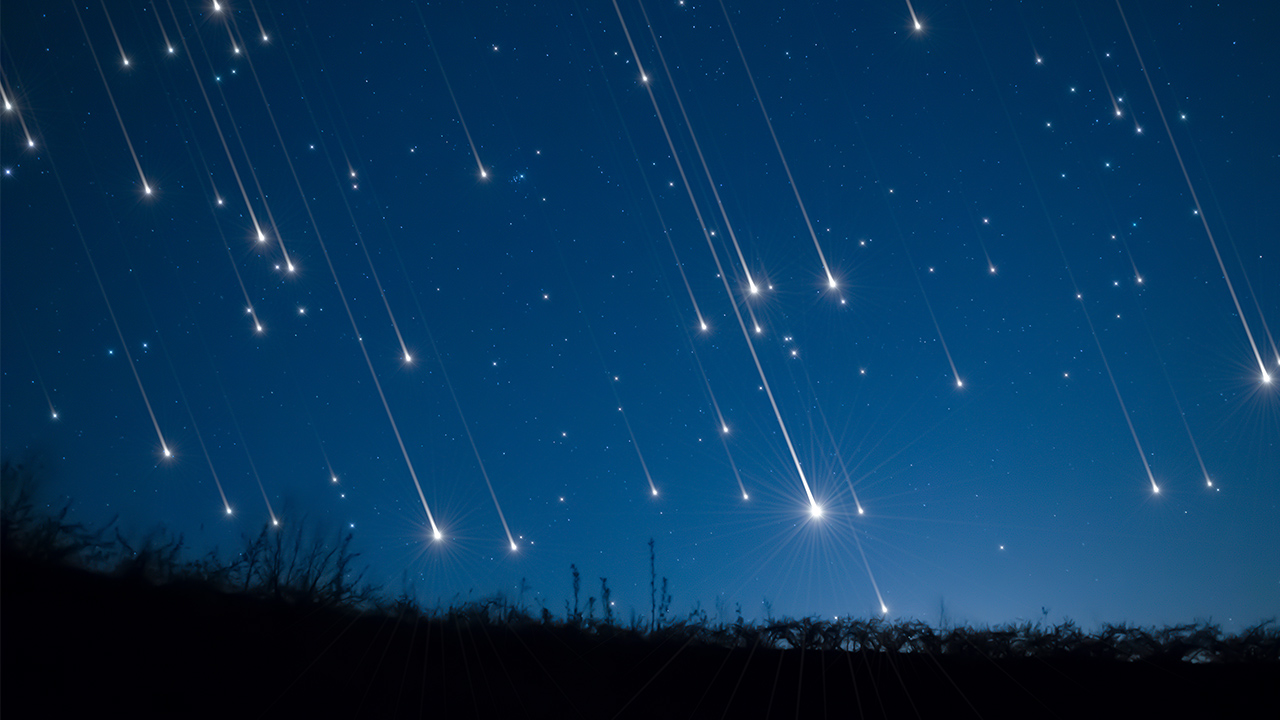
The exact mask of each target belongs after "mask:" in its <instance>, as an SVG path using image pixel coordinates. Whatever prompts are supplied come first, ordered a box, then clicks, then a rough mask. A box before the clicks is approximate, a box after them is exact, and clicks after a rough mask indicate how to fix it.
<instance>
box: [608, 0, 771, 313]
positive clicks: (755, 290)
mask: <svg viewBox="0 0 1280 720" xmlns="http://www.w3.org/2000/svg"><path fill="white" fill-rule="evenodd" d="M613 4H614V7H615V8H617V6H618V3H617V0H614V3H613ZM638 4H639V5H640V12H641V14H643V15H644V21H645V24H646V25H648V26H649V37H650V38H651V39H652V40H653V46H654V48H655V49H656V50H657V51H658V59H659V60H660V61H661V62H662V70H663V72H664V73H665V74H666V76H667V84H669V85H670V86H671V94H672V95H674V96H675V98H676V106H677V107H679V108H680V116H681V117H683V118H684V125H685V130H688V131H689V139H690V140H692V141H693V149H694V150H695V151H696V152H697V154H698V160H699V162H701V163H702V172H703V174H705V175H706V176H707V183H708V184H709V185H710V186H711V195H712V197H714V198H715V201H716V207H718V208H719V210H720V217H721V219H723V220H724V224H725V228H726V229H727V230H728V231H729V239H730V240H731V241H732V242H733V249H734V250H735V251H736V252H737V254H738V262H739V263H741V264H742V272H743V274H744V275H746V277H747V287H748V291H749V292H750V293H751V294H752V295H759V294H760V287H759V286H758V285H756V281H755V279H754V278H752V277H751V268H750V267H748V266H747V259H746V258H745V257H744V256H743V254H742V246H741V245H739V244H738V236H737V234H736V233H734V231H733V224H732V223H730V222H729V214H728V213H727V212H726V211H725V209H724V202H723V201H722V200H721V199H720V191H719V190H718V189H717V187H716V183H715V179H714V178H713V177H712V176H711V168H710V167H708V166H707V159H706V157H705V156H704V155H703V154H702V145H701V144H700V143H699V142H698V136H697V134H696V133H694V131H693V125H692V124H691V123H690V122H689V114H688V113H687V112H685V108H684V101H683V100H681V99H680V91H679V90H677V89H676V83H675V78H673V77H671V68H670V67H668V66H667V58H666V56H665V55H663V54H662V46H661V45H659V44H658V36H657V33H656V32H655V31H654V29H653V25H652V24H650V23H649V13H648V12H647V11H646V10H645V9H644V3H638ZM618 17H619V18H621V17H622V11H621V10H618ZM623 29H624V30H626V25H625V23H624V24H623ZM627 41H628V42H630V31H627ZM631 52H632V54H633V55H635V60H636V67H640V56H639V55H637V54H635V45H634V44H633V45H632V47H631ZM646 89H648V90H649V93H650V98H652V97H653V90H652V88H650V87H649V86H648V85H647V84H646ZM654 104H655V106H656V104H657V101H656V100H655V101H654Z"/></svg>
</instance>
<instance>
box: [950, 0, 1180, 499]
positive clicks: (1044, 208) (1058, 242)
mask: <svg viewBox="0 0 1280 720" xmlns="http://www.w3.org/2000/svg"><path fill="white" fill-rule="evenodd" d="M965 15H966V17H967V18H968V20H969V27H970V29H971V30H972V31H973V34H974V37H977V36H978V29H977V27H976V26H975V25H974V23H973V16H972V14H970V13H969V11H968V8H966V9H965ZM978 52H979V53H980V54H981V55H982V62H983V64H985V65H986V67H987V74H988V76H990V78H991V83H992V86H993V87H994V88H995V91H996V97H998V98H999V99H1000V107H1001V108H1002V109H1003V110H1004V116H1005V121H1006V122H1008V124H1009V131H1010V132H1011V133H1012V134H1013V138H1014V143H1015V144H1016V145H1017V146H1018V153H1019V156H1020V157H1021V158H1022V164H1023V167H1025V168H1026V169H1027V174H1028V176H1029V177H1030V180H1031V187H1032V189H1033V190H1034V191H1035V195H1036V200H1037V201H1038V202H1039V203H1040V211H1041V212H1042V213H1043V214H1044V218H1045V223H1046V224H1047V225H1048V226H1049V234H1050V235H1051V236H1052V237H1053V243H1054V245H1055V246H1056V247H1057V248H1058V255H1059V256H1061V258H1062V266H1063V268H1065V269H1066V271H1067V277H1068V278H1069V279H1070V281H1071V287H1072V288H1073V289H1074V290H1075V295H1076V299H1077V300H1079V301H1080V310H1081V311H1082V312H1083V313H1084V317H1085V320H1086V321H1087V322H1088V324H1089V332H1090V334H1092V335H1093V342H1094V345H1095V346H1097V348H1098V355H1099V357H1101V358H1102V365H1103V367H1105V368H1106V370H1107V378H1108V379H1109V380H1110V381H1111V389H1112V390H1114V391H1115V394H1116V400H1117V401H1118V402H1119V404H1120V412H1121V414H1123V415H1124V421H1125V424H1126V425H1128V426H1129V434H1130V435H1131V436H1132V437H1133V444H1134V447H1136V448H1137V450H1138V457H1139V459H1141V460H1142V467H1143V468H1144V469H1145V470H1146V471H1147V480H1148V481H1149V482H1150V483H1151V489H1152V491H1153V492H1157V493H1158V492H1160V488H1159V486H1157V485H1156V479H1155V476H1153V475H1152V474H1151V466H1150V464H1148V463H1147V454H1146V452H1145V451H1143V449H1142V442H1141V441H1139V440H1138V433H1137V431H1136V430H1134V427H1133V420H1131V419H1130V417H1129V409H1128V408H1127V407H1126V406H1125V404H1124V397H1122V396H1121V394H1120V386H1119V385H1117V384H1116V379H1115V375H1113V374H1112V372H1111V363H1110V362H1108V361H1107V354H1106V352H1104V351H1103V349H1102V341H1101V340H1099V339H1098V333H1097V331H1096V330H1095V329H1094V327H1093V318H1092V317H1090V315H1089V308H1088V307H1086V306H1085V304H1084V297H1083V294H1082V293H1081V292H1080V285H1079V284H1078V283H1077V282H1076V278H1075V274H1074V273H1073V272H1072V271H1071V263H1069V262H1068V261H1067V252H1066V250H1064V249H1063V247H1062V239H1061V238H1059V237H1058V231H1057V228H1056V227H1055V226H1054V224H1053V215H1052V214H1051V213H1050V212H1049V206H1048V205H1047V204H1046V203H1045V200H1044V193H1042V192H1041V191H1040V183H1039V182H1037V181H1036V179H1035V177H1036V176H1035V172H1034V171H1033V170H1032V168H1031V161H1030V160H1028V159H1027V153H1026V150H1025V149H1024V148H1023V146H1022V141H1021V139H1019V137H1018V128H1017V125H1015V124H1014V122H1013V118H1012V117H1011V116H1010V115H1009V108H1008V106H1007V105H1005V102H1004V96H1003V94H1002V93H1001V92H1000V84H999V83H998V82H996V78H995V72H994V71H993V70H992V69H991V61H990V60H988V59H987V53H986V50H985V49H983V46H982V43H981V42H979V43H978Z"/></svg>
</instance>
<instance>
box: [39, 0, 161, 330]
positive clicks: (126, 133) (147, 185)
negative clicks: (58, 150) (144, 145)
mask: <svg viewBox="0 0 1280 720" xmlns="http://www.w3.org/2000/svg"><path fill="white" fill-rule="evenodd" d="M71 8H72V9H73V10H75V11H76V20H79V21H80V30H81V31H82V32H83V33H84V40H85V42H86V43H88V44H89V55H90V56H92V57H93V64H94V66H95V67H97V68H98V77H100V78H102V87H104V88H106V90H107V99H109V100H111V109H112V110H114V111H115V113H116V121H117V122H119V123H120V132H122V133H124V142H125V144H126V145H128V146H129V154H130V155H131V156H133V166H134V167H135V168H137V169H138V179H139V180H140V181H141V182H142V190H143V192H144V193H145V194H147V195H150V194H151V185H150V183H148V182H147V177H146V175H144V174H143V173H142V163H140V162H138V153H137V152H136V151H135V150H134V149H133V141H132V140H130V139H129V131H128V130H126V129H125V127H124V118H122V117H120V108H119V107H117V106H116V98H115V96H114V95H112V94H111V86H110V85H108V84H107V76H106V74H105V73H103V72H102V63H100V62H98V54H97V52H95V51H94V49H93V40H91V39H90V38H89V30H88V29H87V28H85V26H84V18H82V17H80V8H79V7H78V6H77V5H76V4H75V2H74V1H73V2H72V3H71ZM102 11H103V12H106V11H107V6H106V3H105V0H104V2H103V5H102ZM110 21H111V16H110V15H108V16H107V22H110ZM111 32H112V33H113V34H114V33H115V29H114V26H113V28H112V30H111ZM119 42H120V41H119V39H117V40H116V43H117V44H119ZM121 54H122V55H123V54H124V51H123V50H121ZM29 139H30V138H29V137H28V140H29ZM125 352H128V351H127V350H126V351H125Z"/></svg>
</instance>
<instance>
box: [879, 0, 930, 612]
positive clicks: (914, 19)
mask: <svg viewBox="0 0 1280 720" xmlns="http://www.w3.org/2000/svg"><path fill="white" fill-rule="evenodd" d="M907 12H909V13H911V25H912V27H914V28H915V29H916V30H922V29H924V26H922V25H921V24H920V18H918V17H916V9H915V8H913V7H911V0H907ZM883 604H884V603H881V605H883Z"/></svg>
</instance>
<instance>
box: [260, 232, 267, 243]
mask: <svg viewBox="0 0 1280 720" xmlns="http://www.w3.org/2000/svg"><path fill="white" fill-rule="evenodd" d="M266 241H267V236H266V235H263V234H262V231H261V230H259V231H258V242H266Z"/></svg>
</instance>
